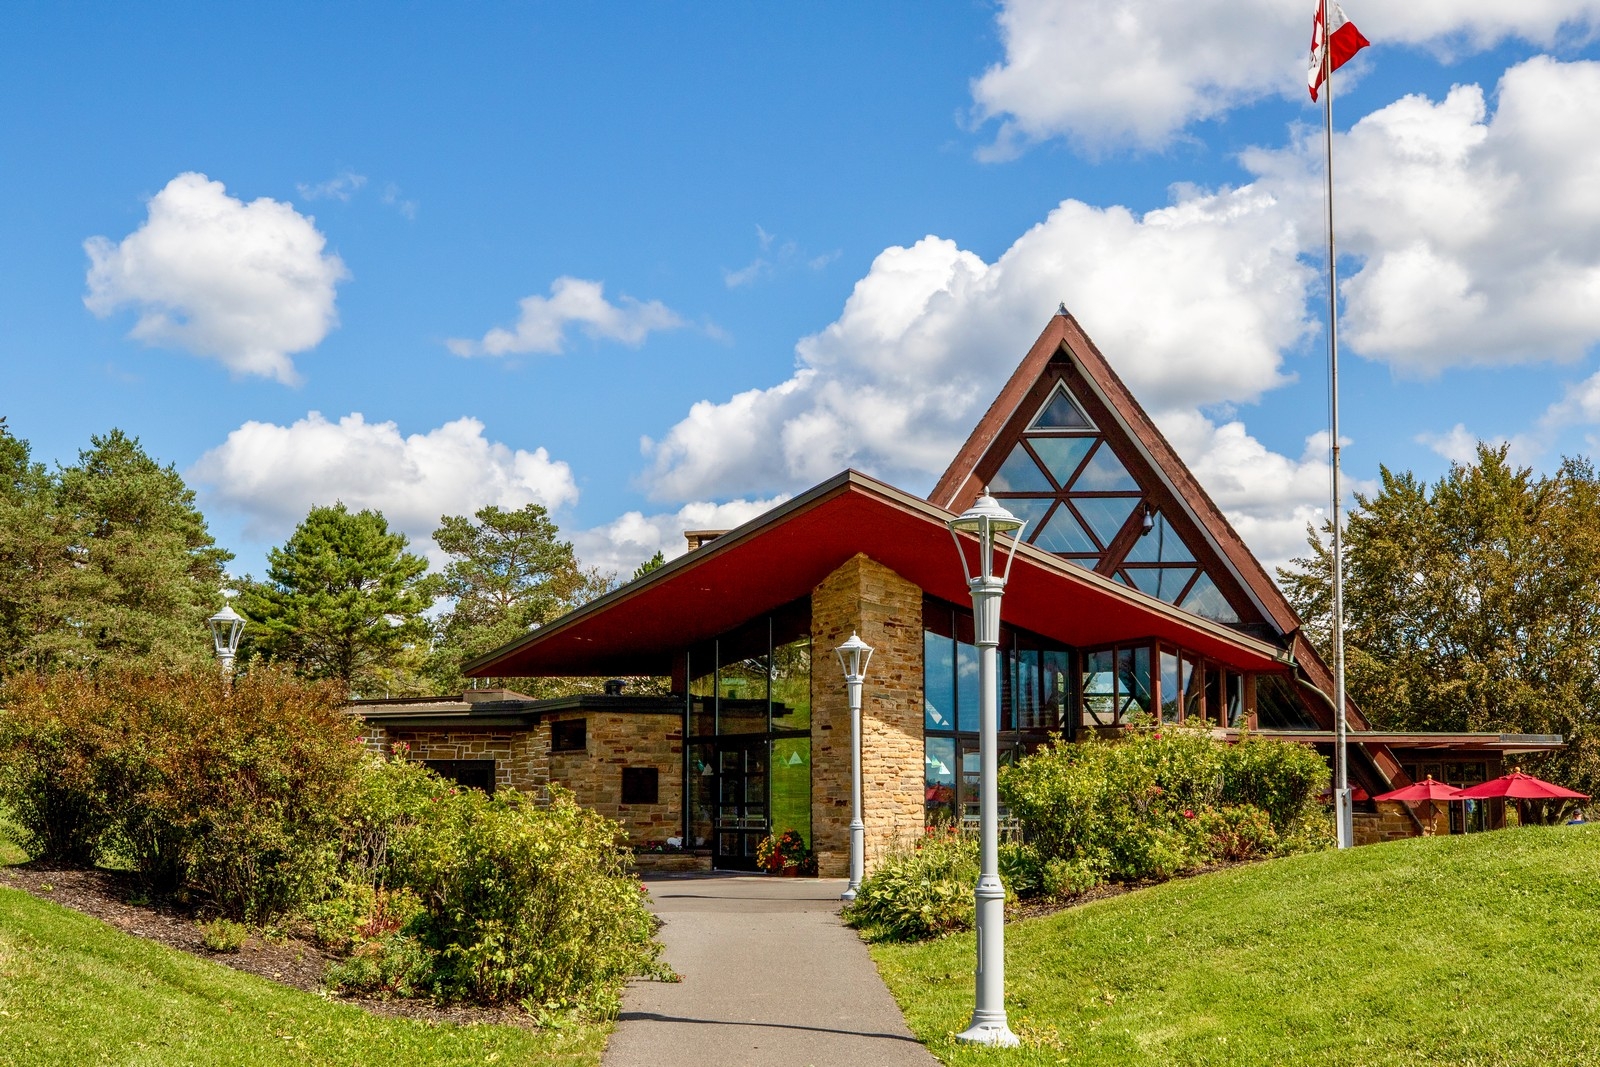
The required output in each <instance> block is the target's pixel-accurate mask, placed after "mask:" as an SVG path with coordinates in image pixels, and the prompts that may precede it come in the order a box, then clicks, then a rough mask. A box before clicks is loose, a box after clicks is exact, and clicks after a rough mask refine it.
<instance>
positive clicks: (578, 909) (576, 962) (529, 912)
mask: <svg viewBox="0 0 1600 1067" xmlns="http://www.w3.org/2000/svg"><path fill="white" fill-rule="evenodd" d="M550 794H551V795H550V799H549V802H548V803H547V804H544V805H542V806H541V805H538V804H535V803H534V802H533V801H532V800H531V799H529V798H528V797H527V796H526V795H524V794H521V793H517V792H515V791H510V790H508V791H505V792H502V793H498V794H496V795H495V796H494V797H492V798H491V797H487V796H485V795H484V794H482V793H480V792H479V791H477V790H474V789H468V790H463V791H461V792H459V793H453V794H450V795H448V796H446V797H444V798H442V799H441V800H440V801H439V803H438V808H439V809H440V817H439V819H438V821H437V822H434V823H433V824H432V825H431V826H430V827H429V832H428V833H427V834H425V835H419V841H418V844H419V848H418V852H417V854H416V856H415V857H414V858H412V859H411V860H410V861H409V862H408V864H407V867H408V869H407V870H405V871H404V872H403V873H404V876H405V877H406V879H407V881H408V882H409V883H410V884H411V885H412V886H413V887H414V888H415V889H416V890H417V892H418V895H419V896H420V898H421V900H422V907H423V913H422V914H421V915H419V916H418V917H417V919H416V920H415V921H414V924H413V928H414V929H415V930H416V932H417V935H418V938H419V940H420V941H421V943H422V945H423V946H424V947H426V948H427V949H430V950H432V951H433V952H434V953H436V956H435V959H434V964H433V975H432V978H431V984H432V986H433V989H434V991H435V993H437V994H438V995H440V996H441V997H444V998H445V999H468V1000H477V1001H481V1002H486V1003H491V1004H493V1003H503V1002H506V1001H520V1002H522V1003H524V1004H526V1005H528V1006H529V1007H530V1010H538V1009H541V1008H542V1009H547V1010H564V1009H578V1010H581V1011H584V1012H587V1013H591V1014H593V1013H604V1012H606V1011H614V1010H615V1007H616V1005H617V996H618V991H619V989H620V986H621V983H622V982H623V981H625V980H626V979H628V978H630V977H633V976H635V975H642V974H656V975H661V974H663V973H665V968H664V967H663V965H661V964H660V963H658V962H657V957H658V956H659V954H660V951H661V949H660V945H658V944H657V943H656V942H655V941H653V940H652V934H653V933H654V919H653V918H652V917H651V915H650V913H649V912H648V911H647V910H646V909H645V906H644V901H643V890H644V887H643V886H642V885H640V884H639V883H638V881H636V880H635V879H634V878H632V877H631V876H630V875H629V873H628V869H629V855H628V853H627V851H626V849H625V848H624V847H623V841H624V840H625V834H624V833H623V831H622V828H621V827H620V826H618V825H617V824H616V823H614V822H612V821H610V820H608V819H606V818H604V817H602V816H600V815H598V814H597V813H595V812H593V811H589V810H587V809H585V808H581V807H579V806H578V805H577V804H576V803H575V802H574V801H573V799H572V795H571V794H570V793H568V792H566V791H565V790H562V789H559V788H557V787H552V788H551V790H550Z"/></svg>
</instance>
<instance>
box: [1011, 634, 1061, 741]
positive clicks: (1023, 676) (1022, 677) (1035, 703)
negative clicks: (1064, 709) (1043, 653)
mask: <svg viewBox="0 0 1600 1067" xmlns="http://www.w3.org/2000/svg"><path fill="white" fill-rule="evenodd" d="M1011 667H1012V674H1011V706H1012V708H1013V709H1015V715H1014V716H1013V719H1014V721H1015V723H1016V726H1017V728H1018V729H1021V730H1047V729H1049V728H1050V727H1051V726H1052V725H1053V724H1052V723H1050V722H1049V721H1048V720H1047V718H1046V716H1045V706H1044V694H1043V692H1041V690H1040V678H1039V653H1038V652H1037V651H1036V650H1034V649H1030V648H1019V649H1017V651H1016V652H1015V653H1014V654H1013V656H1012V661H1011Z"/></svg>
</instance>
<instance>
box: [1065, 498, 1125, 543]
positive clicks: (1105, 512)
mask: <svg viewBox="0 0 1600 1067" xmlns="http://www.w3.org/2000/svg"><path fill="white" fill-rule="evenodd" d="M1138 503H1139V498H1138V497H1136V496H1075V497H1073V498H1072V506H1073V507H1074V508H1076V509H1077V510H1078V514H1079V515H1082V516H1083V520H1084V522H1086V523H1087V524H1088V526H1089V529H1090V530H1092V531H1094V535H1095V537H1097V538H1098V539H1099V541H1100V546H1101V547H1102V548H1104V547H1105V546H1106V545H1109V544H1110V543H1111V541H1112V538H1114V537H1116V536H1117V534H1118V533H1119V532H1121V530H1122V525H1123V523H1125V522H1127V521H1128V516H1129V515H1132V514H1133V508H1134V505H1136V504H1138Z"/></svg>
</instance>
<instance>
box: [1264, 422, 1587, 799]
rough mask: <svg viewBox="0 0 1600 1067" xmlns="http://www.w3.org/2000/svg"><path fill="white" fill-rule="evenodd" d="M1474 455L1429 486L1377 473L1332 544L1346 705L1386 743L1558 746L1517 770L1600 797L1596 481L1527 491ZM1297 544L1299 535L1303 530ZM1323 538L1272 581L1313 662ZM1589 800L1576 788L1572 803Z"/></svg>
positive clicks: (1325, 598) (1536, 484) (1578, 474)
mask: <svg viewBox="0 0 1600 1067" xmlns="http://www.w3.org/2000/svg"><path fill="white" fill-rule="evenodd" d="M1506 456H1507V449H1506V448H1505V446H1500V447H1498V448H1496V447H1491V446H1488V445H1483V444H1480V445H1479V446H1478V451H1477V457H1476V461H1475V462H1474V463H1471V464H1457V465H1455V466H1453V467H1452V468H1451V470H1450V473H1449V474H1447V475H1445V476H1444V477H1443V478H1441V479H1440V480H1439V481H1438V482H1437V483H1435V484H1434V485H1433V486H1431V487H1430V486H1427V485H1425V484H1423V483H1422V482H1421V481H1419V480H1418V479H1417V478H1416V477H1415V475H1413V474H1411V473H1409V472H1407V473H1405V474H1395V473H1393V472H1391V471H1390V470H1388V469H1387V468H1383V469H1382V470H1381V479H1382V481H1381V489H1380V491H1379V492H1378V494H1377V495H1376V496H1373V497H1371V498H1370V499H1369V498H1367V497H1364V496H1360V495H1358V496H1357V497H1356V505H1357V506H1356V507H1355V508H1354V509H1353V510H1352V511H1351V513H1350V517H1349V524H1348V527H1347V532H1346V534H1345V546H1346V551H1345V648H1346V664H1347V667H1346V675H1347V678H1348V684H1349V690H1350V695H1351V696H1352V697H1353V698H1354V699H1355V701H1356V702H1357V703H1358V704H1359V705H1360V706H1361V708H1362V710H1363V711H1364V712H1365V713H1366V714H1367V715H1368V717H1369V718H1370V719H1372V721H1373V723H1374V725H1375V726H1378V727H1380V728H1386V729H1402V730H1404V729H1414V730H1458V731H1504V732H1508V733H1560V734H1563V735H1564V736H1565V737H1566V739H1567V746H1566V748H1565V749H1564V750H1563V751H1562V752H1560V753H1558V754H1555V755H1553V756H1550V757H1543V758H1541V759H1538V760H1532V759H1530V760H1529V761H1528V763H1529V764H1530V769H1534V770H1535V773H1538V772H1539V770H1542V771H1543V772H1544V773H1546V774H1548V775H1551V776H1554V777H1556V778H1557V779H1558V780H1565V781H1567V782H1568V783H1569V784H1572V785H1574V786H1575V787H1577V788H1580V789H1583V790H1584V791H1585V792H1593V791H1594V789H1593V787H1594V786H1596V785H1600V480H1597V478H1596V475H1595V472H1594V469H1593V467H1592V466H1591V465H1590V464H1589V463H1588V462H1587V461H1586V460H1581V459H1569V460H1565V461H1564V462H1563V463H1562V464H1561V467H1560V468H1559V470H1557V472H1556V473H1554V474H1552V475H1549V476H1545V477H1535V476H1534V474H1533V472H1532V471H1531V470H1529V469H1526V468H1517V467H1513V466H1512V465H1511V464H1510V463H1509V462H1508V461H1507V458H1506ZM1308 532H1310V531H1308ZM1328 536H1329V531H1328V530H1326V529H1324V530H1323V531H1322V536H1317V535H1316V534H1315V533H1314V532H1313V533H1312V534H1311V549H1312V552H1311V555H1310V557H1308V558H1306V559H1298V560H1295V561H1294V567H1293V568H1292V569H1289V570H1282V571H1280V572H1279V575H1280V580H1281V581H1282V583H1283V586H1284V588H1285V590H1286V591H1287V593H1288V595H1289V597H1290V599H1291V601H1293V602H1294V604H1295V607H1296V609H1297V610H1298V611H1299V612H1300V614H1301V617H1302V618H1304V619H1305V620H1306V623H1307V628H1308V630H1310V631H1311V632H1312V633H1313V634H1314V635H1315V636H1316V637H1317V638H1318V639H1319V641H1320V643H1322V645H1323V647H1327V641H1326V638H1327V636H1328V634H1329V630H1330V622H1329V620H1330V615H1331V593H1330V576H1331V574H1332V559H1331V550H1330V545H1329V542H1328ZM1586 787H1587V788H1586Z"/></svg>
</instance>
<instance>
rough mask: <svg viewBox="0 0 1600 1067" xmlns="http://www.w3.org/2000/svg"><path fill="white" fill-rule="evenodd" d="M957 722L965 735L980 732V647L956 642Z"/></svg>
mask: <svg viewBox="0 0 1600 1067" xmlns="http://www.w3.org/2000/svg"><path fill="white" fill-rule="evenodd" d="M956 721H957V728H958V729H960V730H961V731H962V732H963V733H976V732H977V730H978V646H977V645H970V644H968V643H967V642H965V641H957V642H956Z"/></svg>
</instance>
